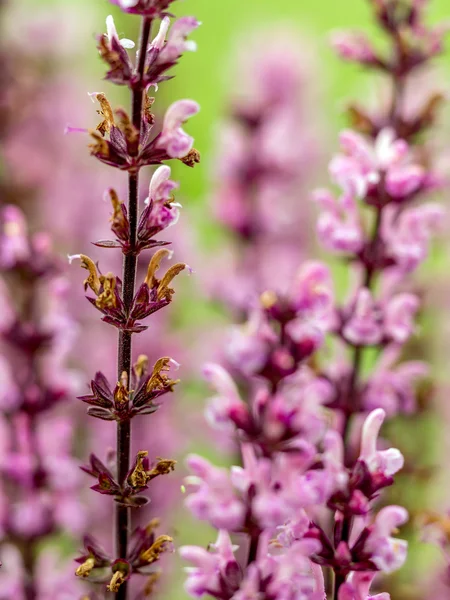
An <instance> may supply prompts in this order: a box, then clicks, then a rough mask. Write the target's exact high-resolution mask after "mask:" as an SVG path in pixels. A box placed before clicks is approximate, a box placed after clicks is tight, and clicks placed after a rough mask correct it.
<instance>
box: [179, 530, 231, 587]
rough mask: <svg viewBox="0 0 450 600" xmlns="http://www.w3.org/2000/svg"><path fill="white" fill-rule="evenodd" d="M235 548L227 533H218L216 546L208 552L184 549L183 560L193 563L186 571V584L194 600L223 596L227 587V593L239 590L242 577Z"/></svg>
mask: <svg viewBox="0 0 450 600" xmlns="http://www.w3.org/2000/svg"><path fill="white" fill-rule="evenodd" d="M236 549H237V546H233V544H232V543H231V540H230V536H229V534H228V532H227V531H223V530H221V531H219V533H218V537H217V541H216V543H215V544H209V546H208V550H205V549H204V548H200V547H198V546H182V547H181V548H180V556H181V558H182V559H183V560H185V561H187V562H190V563H192V565H193V566H192V567H187V568H186V572H187V573H188V577H187V580H186V583H185V589H186V592H187V593H188V594H189V595H190V596H193V597H194V598H201V597H202V596H204V595H205V594H208V595H213V596H214V595H215V593H217V594H220V592H221V590H223V588H224V586H226V587H227V589H231V590H233V589H237V587H238V585H239V580H240V578H241V577H242V575H241V568H240V566H239V565H238V563H237V561H236V559H235V557H234V551H235V550H236Z"/></svg>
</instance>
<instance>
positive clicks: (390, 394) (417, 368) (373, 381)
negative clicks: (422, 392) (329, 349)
mask: <svg viewBox="0 0 450 600" xmlns="http://www.w3.org/2000/svg"><path fill="white" fill-rule="evenodd" d="M399 354H400V347H398V346H392V347H388V348H387V349H386V350H385V351H384V353H383V355H382V358H381V360H380V361H379V363H378V365H377V367H376V368H375V370H374V372H373V373H372V375H371V377H370V378H369V380H368V382H367V384H366V386H365V387H364V390H363V392H362V404H363V406H364V408H365V409H366V410H374V409H376V408H382V409H383V410H384V411H385V412H386V414H387V415H388V416H389V417H393V416H395V415H396V414H398V413H411V412H412V411H413V410H414V408H415V405H416V394H415V390H414V383H415V381H416V380H417V379H419V378H422V377H425V376H426V375H427V373H428V371H429V368H428V365H426V364H425V363H423V362H420V361H408V362H403V363H400V364H399V365H397V366H396V367H394V366H393V363H394V362H395V361H396V360H397V359H398V357H399Z"/></svg>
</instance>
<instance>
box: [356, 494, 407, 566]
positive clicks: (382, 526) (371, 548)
mask: <svg viewBox="0 0 450 600" xmlns="http://www.w3.org/2000/svg"><path fill="white" fill-rule="evenodd" d="M407 520H408V512H407V511H406V509H404V508H403V507H402V506H386V507H385V508H382V509H381V510H380V512H379V513H378V514H377V516H376V518H375V522H374V524H373V525H372V531H371V533H370V535H369V537H368V539H367V542H366V544H365V550H367V551H368V552H370V553H371V557H370V558H371V561H372V562H373V563H375V565H376V566H377V567H378V569H380V571H383V572H384V573H391V572H392V571H396V570H397V569H399V568H400V567H402V566H403V564H404V562H405V560H406V553H407V549H408V542H407V541H406V540H399V539H397V538H394V537H392V536H391V533H393V532H395V531H396V529H397V528H398V527H400V526H401V525H403V524H404V523H406V521H407Z"/></svg>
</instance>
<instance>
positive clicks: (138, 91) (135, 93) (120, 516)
mask: <svg viewBox="0 0 450 600" xmlns="http://www.w3.org/2000/svg"><path fill="white" fill-rule="evenodd" d="M150 30H151V20H150V19H146V18H143V20H142V29H141V37H140V43H139V63H138V66H137V72H136V75H137V78H136V79H137V83H136V85H135V87H134V88H133V90H132V111H133V112H132V122H133V125H134V127H135V128H136V129H137V131H138V132H139V134H140V132H141V125H142V104H143V99H144V88H143V86H142V84H141V81H142V79H143V75H144V69H145V58H146V55H147V48H148V42H149V39H150ZM138 211H139V172H138V171H137V172H135V173H134V172H130V173H129V176H128V218H129V222H130V247H131V249H132V252H130V253H129V254H127V255H125V256H124V259H123V273H122V281H123V302H124V304H125V309H126V311H127V312H128V311H129V310H130V308H131V304H132V302H133V298H134V293H135V283H136V267H137V256H136V254H135V253H134V252H133V250H134V248H135V245H136V232H137V224H138ZM131 352H132V344H131V333H127V332H120V333H119V348H118V368H117V376H118V379H120V377H121V376H122V373H123V372H125V373H127V375H128V381H129V380H130V375H131V362H132V355H131ZM130 451H131V421H130V420H127V421H124V422H121V423H119V424H118V426H117V477H118V480H119V482H120V483H121V484H122V483H123V482H124V481H125V478H126V476H127V473H128V471H129V469H130ZM115 513H116V518H115V521H116V531H115V538H116V539H115V542H116V557H117V558H124V559H126V558H127V554H128V534H129V529H130V509H129V508H126V507H124V506H120V505H117V506H116V508H115ZM116 598H117V600H127V598H128V585H127V582H125V583H123V584H122V585H121V586H120V588H119V591H118V592H117V593H116Z"/></svg>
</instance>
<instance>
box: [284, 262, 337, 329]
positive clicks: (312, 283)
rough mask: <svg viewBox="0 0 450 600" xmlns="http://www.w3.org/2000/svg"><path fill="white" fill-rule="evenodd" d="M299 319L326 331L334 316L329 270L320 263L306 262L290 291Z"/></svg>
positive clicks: (332, 291)
mask: <svg viewBox="0 0 450 600" xmlns="http://www.w3.org/2000/svg"><path fill="white" fill-rule="evenodd" d="M290 296H291V302H292V305H293V307H294V308H295V310H296V311H297V313H298V316H299V318H301V319H302V320H304V321H308V322H310V323H312V324H313V325H316V326H317V327H318V328H320V329H323V330H324V331H325V330H326V329H327V328H328V327H329V326H330V324H331V321H332V319H333V316H334V290H333V281H332V278H331V273H330V270H329V268H328V267H327V266H326V265H325V264H324V263H321V262H319V261H308V262H305V263H304V264H303V265H302V267H301V269H300V270H299V271H298V274H297V277H296V278H295V280H294V283H293V285H292V287H291V291H290Z"/></svg>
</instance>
